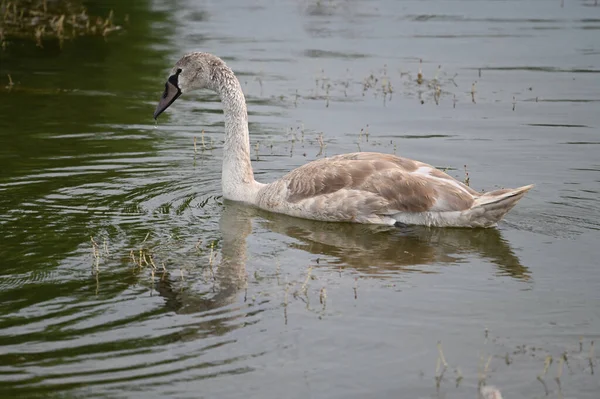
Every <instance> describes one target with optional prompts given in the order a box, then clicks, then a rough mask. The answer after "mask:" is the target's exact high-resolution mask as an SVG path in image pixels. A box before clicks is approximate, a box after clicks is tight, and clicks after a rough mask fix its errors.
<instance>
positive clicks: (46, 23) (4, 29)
mask: <svg viewBox="0 0 600 399" xmlns="http://www.w3.org/2000/svg"><path fill="white" fill-rule="evenodd" d="M128 20H129V16H128V15H125V17H124V22H125V23H127V22H128ZM121 29H122V26H121V25H117V24H115V22H114V12H113V11H112V10H111V11H110V12H109V13H108V15H106V16H96V15H89V14H88V11H87V9H86V8H85V7H84V6H83V4H82V3H81V1H80V0H0V47H1V48H2V49H3V50H4V49H6V48H7V46H9V45H10V44H11V42H12V41H13V40H28V39H31V40H33V41H35V43H36V45H37V46H38V47H42V48H43V47H44V41H45V40H58V42H59V44H60V46H61V47H62V44H63V43H64V41H65V40H72V39H74V38H76V37H80V36H103V37H107V36H108V35H109V34H111V33H112V32H115V31H118V30H121Z"/></svg>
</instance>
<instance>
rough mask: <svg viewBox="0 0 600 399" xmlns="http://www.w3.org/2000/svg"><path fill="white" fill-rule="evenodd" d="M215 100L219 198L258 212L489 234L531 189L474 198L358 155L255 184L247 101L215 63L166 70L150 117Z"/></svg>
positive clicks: (390, 158)
mask: <svg viewBox="0 0 600 399" xmlns="http://www.w3.org/2000/svg"><path fill="white" fill-rule="evenodd" d="M201 88H207V89H210V90H213V91H215V92H217V93H218V94H219V95H220V97H221V101H222V103H223V109H224V114H225V145H224V148H223V172H222V189H223V197H224V198H226V199H229V200H233V201H239V202H244V203H247V204H250V205H254V206H257V207H259V208H262V209H264V210H268V211H272V212H277V213H283V214H287V215H291V216H296V217H301V218H306V219H313V220H322V221H330V222H356V223H373V224H387V225H393V224H396V223H401V224H419V225H428V226H455V227H490V226H493V225H495V224H496V222H498V221H499V220H500V219H501V218H502V217H503V216H504V215H505V214H506V213H507V212H508V211H509V210H511V209H512V208H513V206H515V204H516V203H517V201H518V200H519V199H521V198H522V197H523V195H525V193H526V192H527V191H529V189H531V187H532V186H524V187H520V188H516V189H505V190H496V191H492V192H488V193H478V192H477V191H475V190H473V189H471V188H470V187H468V186H466V185H465V184H463V183H461V182H459V181H458V180H456V179H454V178H453V177H451V176H449V175H447V174H446V173H444V172H442V171H440V170H438V169H436V168H434V167H433V166H431V165H428V164H425V163H422V162H418V161H413V160H411V159H407V158H400V157H397V156H394V155H390V154H382V153H373V152H358V153H352V154H344V155H337V156H333V157H330V158H323V159H319V160H316V161H313V162H310V163H308V164H306V165H304V166H301V167H299V168H297V169H295V170H293V171H292V172H290V173H288V174H287V175H285V176H284V177H282V178H281V179H279V180H277V181H275V182H273V183H270V184H263V183H259V182H257V181H256V180H254V173H253V172H252V165H251V163H250V137H249V134H248V113H247V110H246V100H245V98H244V94H243V92H242V89H241V86H240V84H239V82H238V80H237V78H236V77H235V75H234V73H233V72H232V71H231V69H230V68H229V67H227V66H226V65H225V63H224V62H223V61H222V60H221V59H220V58H218V57H216V56H214V55H211V54H208V53H190V54H187V55H185V56H184V57H183V58H181V59H180V60H179V61H178V62H177V64H176V65H175V67H174V68H173V70H172V72H171V75H170V76H169V79H168V81H167V84H166V85H165V92H164V94H163V97H162V98H161V101H160V103H159V104H158V107H157V109H156V111H155V113H154V117H155V118H157V117H158V115H160V114H161V113H162V112H163V111H164V110H165V109H166V108H167V107H169V106H170V105H171V104H172V103H173V102H174V101H175V100H176V99H177V97H179V95H181V94H183V93H185V92H187V91H191V90H196V89H201Z"/></svg>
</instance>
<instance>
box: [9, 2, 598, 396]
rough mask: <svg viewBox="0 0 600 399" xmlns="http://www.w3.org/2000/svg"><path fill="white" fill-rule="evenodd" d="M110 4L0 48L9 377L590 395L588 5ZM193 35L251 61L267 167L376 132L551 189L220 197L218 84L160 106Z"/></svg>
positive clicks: (247, 392) (271, 170)
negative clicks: (439, 218)
mask: <svg viewBox="0 0 600 399" xmlns="http://www.w3.org/2000/svg"><path fill="white" fill-rule="evenodd" d="M97 3H99V2H89V4H88V7H89V8H90V11H91V12H95V13H97V14H102V15H106V14H107V13H108V12H109V10H111V9H112V10H114V15H115V18H116V19H117V20H118V19H119V18H121V19H123V17H124V16H125V15H126V14H127V15H128V16H129V22H128V23H127V24H125V25H124V29H123V30H122V31H120V32H118V33H117V34H114V35H110V36H108V37H107V38H106V39H104V38H101V37H100V38H86V37H82V38H78V39H75V40H72V41H66V42H65V43H64V44H63V46H62V48H61V47H59V45H58V44H57V43H53V42H51V41H48V42H47V43H45V44H44V47H43V48H39V47H36V45H35V43H34V42H28V41H25V40H23V41H18V40H17V41H14V42H12V43H11V44H10V45H9V46H7V48H6V49H4V50H0V81H1V82H3V84H1V85H0V144H1V145H0V238H1V240H0V255H1V256H0V262H1V263H0V264H1V267H0V376H1V378H0V395H1V396H3V397H118V398H121V397H123V398H124V397H127V398H137V397H144V398H148V397H173V398H199V397H224V398H234V397H262V398H281V397H286V398H313V397H314V398H342V397H343V398H359V397H360V398H362V397H378V398H388V397H400V398H477V397H478V387H479V385H482V384H487V385H494V386H496V387H497V388H498V389H500V391H501V392H502V395H503V397H505V398H543V397H552V398H563V397H564V398H597V397H598V392H600V379H599V378H598V372H599V370H598V368H600V365H599V356H598V354H599V353H600V350H597V349H594V344H593V342H595V343H596V346H598V341H599V339H600V306H599V305H600V271H599V267H600V264H599V263H600V261H599V254H600V252H599V250H598V243H599V242H600V199H599V193H600V157H599V155H598V154H599V150H600V136H599V131H600V112H598V110H599V109H600V108H599V105H600V41H599V40H598V30H599V29H600V6H594V1H593V0H573V1H569V0H567V1H565V2H564V4H562V6H561V2H560V1H559V0H556V1H554V0H552V1H550V0H548V1H535V0H527V1H468V0H455V1H441V0H435V1H434V0H432V1H393V0H379V1H359V0H322V1H315V0H283V1H274V0H272V1H267V0H253V1H248V2H239V1H232V0H220V1H192V0H180V1H150V0H140V1H138V0H136V1H129V2H128V1H123V2H121V1H118V2H117V1H112V2H111V1H109V2H104V3H103V4H102V5H98V4H97ZM189 51H208V52H211V53H214V54H216V55H218V56H220V57H222V58H223V59H225V60H226V62H227V63H228V65H229V66H230V67H232V69H233V70H234V71H235V72H236V74H237V76H238V77H239V79H240V82H241V84H242V87H243V89H244V92H245V94H246V99H247V102H248V109H249V119H250V132H251V147H252V161H253V167H254V170H255V175H256V178H257V180H259V181H264V182H268V181H271V180H273V179H276V178H278V177H279V176H281V175H283V174H284V173H286V172H287V171H289V170H291V169H292V168H294V167H297V166H300V165H302V164H304V163H306V162H309V161H311V160H314V159H317V158H319V157H323V156H329V155H335V154H340V153H344V152H353V151H380V152H385V153H395V154H397V155H402V156H405V157H409V158H413V159H418V160H420V161H424V162H427V163H430V164H433V165H435V166H437V167H439V168H442V169H446V170H447V172H448V173H450V174H452V175H453V176H455V177H457V178H459V179H461V180H465V179H467V178H468V181H469V184H470V185H471V186H472V187H474V188H475V189H477V190H489V189H494V188H500V187H517V186H521V185H525V184H531V183H533V184H535V185H536V186H535V188H534V189H533V190H532V191H530V192H529V193H528V195H527V196H526V197H525V198H524V199H523V200H521V201H520V202H519V204H518V205H517V207H516V208H514V209H513V211H511V213H510V214H509V215H508V216H507V217H506V219H505V220H504V221H502V222H501V223H500V224H499V226H498V227H497V228H492V229H485V230H482V229H474V230H470V229H433V228H424V227H410V228H405V229H389V228H381V227H369V226H360V225H345V224H327V223H316V222H311V221H306V220H300V219H294V218H289V217H284V216H278V215H273V214H269V213H266V212H261V211H257V210H254V209H252V208H248V207H244V206H241V205H238V204H235V203H230V202H227V201H224V200H223V199H222V198H221V197H220V174H221V169H220V166H221V159H222V145H223V116H222V112H221V105H220V103H219V100H218V98H217V97H216V96H215V95H214V94H211V93H203V92H200V93H196V94H190V95H189V96H184V97H181V98H180V99H179V100H178V101H177V102H176V103H175V104H174V105H173V106H171V107H170V108H169V110H168V111H167V112H166V113H165V114H164V115H163V116H161V119H160V120H159V122H158V125H157V126H155V124H154V121H153V119H152V113H153V111H154V107H155V105H156V102H157V101H158V99H159V97H160V94H161V92H162V89H163V87H164V82H165V79H166V77H167V75H168V72H169V70H170V68H171V67H172V65H173V64H174V62H175V61H176V60H177V59H178V58H179V57H180V56H181V55H183V54H184V53H186V52H189ZM419 73H420V76H421V77H419ZM7 74H10V75H11V77H12V80H13V81H14V82H15V84H14V85H12V86H10V85H7V83H8V81H5V79H6V78H5V77H6V75H7ZM5 82H6V83H5ZM5 85H6V87H5Z"/></svg>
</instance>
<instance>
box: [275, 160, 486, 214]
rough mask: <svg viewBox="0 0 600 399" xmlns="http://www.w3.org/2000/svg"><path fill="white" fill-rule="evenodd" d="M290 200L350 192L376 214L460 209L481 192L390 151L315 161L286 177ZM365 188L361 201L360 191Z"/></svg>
mask: <svg viewBox="0 0 600 399" xmlns="http://www.w3.org/2000/svg"><path fill="white" fill-rule="evenodd" d="M281 180H282V182H284V183H285V184H287V198H286V200H287V201H288V202H290V203H292V204H297V203H300V202H303V201H306V200H316V199H319V203H322V201H323V200H326V199H328V198H331V199H333V197H334V196H335V198H336V202H337V201H340V200H341V199H342V198H338V197H339V196H344V195H346V196H349V197H351V198H352V200H353V201H354V202H355V203H356V207H357V208H360V209H362V210H365V208H369V210H370V211H371V212H373V213H376V214H392V213H396V212H427V211H461V210H465V209H468V208H469V207H471V205H472V204H473V201H474V198H476V197H478V193H477V192H476V191H474V190H472V189H471V188H469V187H468V186H466V185H464V184H462V183H461V182H459V181H457V180H456V179H454V178H452V177H451V176H449V175H447V174H446V173H444V172H442V171H440V170H438V169H435V168H434V167H433V166H430V165H427V164H425V163H421V162H418V161H413V160H410V159H406V158H400V157H397V156H394V155H390V154H379V153H362V152H361V153H352V154H344V155H338V156H334V157H330V158H324V159H319V160H316V161H313V162H310V163H308V164H306V165H304V166H301V167H300V168H298V169H295V170H294V171H292V172H290V173H289V174H287V175H286V176H284V177H283V178H282V179H281ZM350 191H352V192H353V194H356V192H357V191H358V192H362V193H363V194H364V195H363V196H362V197H359V198H363V200H362V203H360V199H357V196H356V195H350Z"/></svg>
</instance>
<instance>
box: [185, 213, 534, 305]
mask: <svg viewBox="0 0 600 399" xmlns="http://www.w3.org/2000/svg"><path fill="white" fill-rule="evenodd" d="M253 219H259V224H260V226H261V227H263V228H265V229H267V230H270V231H273V232H276V233H280V234H284V235H286V236H288V237H291V238H294V239H295V241H293V242H292V243H291V244H288V245H289V247H291V248H295V249H300V250H303V251H306V252H309V253H311V254H315V255H320V256H323V257H329V258H332V259H329V260H328V264H335V265H339V266H342V267H345V266H348V267H352V268H354V269H356V270H360V271H364V272H368V274H370V275H372V276H374V277H376V276H379V275H382V274H386V273H390V272H403V271H415V270H419V271H423V272H428V271H430V269H428V268H427V266H431V265H434V264H450V263H460V262H462V261H463V260H465V259H466V258H467V257H469V256H473V255H474V256H477V257H480V258H482V259H484V260H487V261H489V262H491V263H493V264H494V265H496V267H497V268H498V274H500V275H506V276H511V277H514V278H516V279H521V280H528V279H529V278H530V276H531V273H530V271H529V269H528V268H527V267H526V266H524V265H523V264H521V261H520V260H519V258H518V256H517V255H516V254H515V253H514V251H513V250H512V249H511V247H510V244H509V243H508V242H507V241H506V240H505V239H504V238H503V237H502V233H501V232H500V231H499V230H498V229H439V228H426V227H422V226H410V227H406V228H403V229H398V228H395V227H387V226H370V225H361V224H346V223H326V222H316V221H312V220H305V219H298V218H293V217H289V216H286V215H278V214H273V213H270V212H265V211H262V210H259V209H254V208H250V207H247V206H244V205H241V204H237V203H233V202H230V201H226V202H225V206H224V208H223V214H222V216H221V223H220V229H221V233H222V237H223V241H222V244H223V246H222V257H223V261H222V263H221V265H220V267H219V269H218V271H217V272H216V277H215V278H216V280H217V281H218V286H219V288H218V290H217V291H218V294H216V295H215V296H214V297H212V299H211V302H212V303H213V304H214V305H212V306H222V304H223V303H224V302H227V301H230V300H231V299H230V297H231V296H233V295H235V292H236V291H239V290H240V289H241V288H242V287H243V286H244V285H245V283H246V280H245V275H246V271H245V262H246V238H247V236H248V235H249V234H250V232H251V229H252V227H251V224H252V223H251V221H252V220H253ZM226 298H229V299H226ZM186 306H187V305H186Z"/></svg>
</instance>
